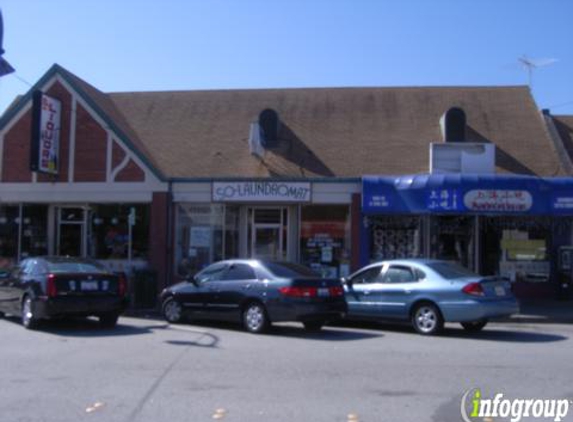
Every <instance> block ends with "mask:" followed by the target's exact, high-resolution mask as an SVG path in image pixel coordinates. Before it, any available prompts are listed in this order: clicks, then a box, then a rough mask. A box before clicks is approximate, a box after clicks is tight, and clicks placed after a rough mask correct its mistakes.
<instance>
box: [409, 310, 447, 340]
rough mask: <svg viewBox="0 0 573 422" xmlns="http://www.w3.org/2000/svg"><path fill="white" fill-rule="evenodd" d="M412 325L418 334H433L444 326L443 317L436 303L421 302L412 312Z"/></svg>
mask: <svg viewBox="0 0 573 422" xmlns="http://www.w3.org/2000/svg"><path fill="white" fill-rule="evenodd" d="M412 325H413V326H414V329H415V330H416V331H417V332H418V333H420V334H424V335H433V334H438V333H439V332H440V331H441V330H442V328H444V319H443V318H442V314H441V313H440V310H439V309H438V308H437V307H436V305H434V304H431V303H422V304H420V305H418V306H416V308H415V309H414V312H412Z"/></svg>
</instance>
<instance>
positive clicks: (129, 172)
mask: <svg viewBox="0 0 573 422" xmlns="http://www.w3.org/2000/svg"><path fill="white" fill-rule="evenodd" d="M115 181H116V182H144V181H145V174H144V173H143V171H142V170H141V169H140V168H139V166H138V165H137V164H135V163H134V162H133V160H129V163H127V166H125V167H124V168H123V169H122V170H121V171H120V172H119V173H118V174H117V176H115Z"/></svg>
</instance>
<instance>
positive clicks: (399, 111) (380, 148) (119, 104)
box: [108, 87, 563, 178]
mask: <svg viewBox="0 0 573 422" xmlns="http://www.w3.org/2000/svg"><path fill="white" fill-rule="evenodd" d="M108 95H109V98H110V99H111V100H112V102H113V104H114V105H115V106H116V108H117V110H119V111H120V112H121V113H122V114H123V116H124V117H125V121H126V122H129V125H130V127H131V128H133V130H134V132H135V133H136V135H137V138H138V139H139V140H140V141H141V142H142V143H143V144H144V146H145V150H146V151H148V153H149V154H151V156H152V157H153V160H154V161H155V162H156V163H157V165H158V166H159V168H160V169H161V171H162V172H163V173H165V174H166V175H167V176H168V177H182V178H193V177H265V176H269V175H273V176H284V177H299V176H304V177H313V176H338V177H359V176H361V175H364V174H404V173H424V172H428V167H429V166H428V162H429V143H430V142H438V141H441V138H442V137H441V132H440V123H439V122H440V117H441V116H442V114H443V113H444V112H445V111H446V110H448V109H449V108H451V107H454V106H457V107H461V108H462V109H463V110H464V111H465V113H466V116H467V123H468V126H469V129H468V138H469V139H468V140H470V141H485V142H493V143H495V144H496V146H497V157H496V162H497V171H499V172H509V173H518V174H534V175H540V176H553V175H562V174H563V170H562V169H561V168H560V164H559V160H558V157H557V155H556V152H555V149H554V147H553V144H552V142H551V140H550V138H549V136H548V133H547V130H546V128H545V125H544V123H543V120H542V118H541V115H540V113H539V112H538V110H537V107H536V105H535V102H534V100H533V98H532V96H531V94H530V92H529V89H528V88H527V87H447V88H443V87H431V88H313V89H261V90H221V91H186V92H133V93H112V94H108ZM265 108H272V109H274V110H276V111H277V112H278V115H279V118H280V121H281V129H280V133H279V138H281V139H282V141H281V142H282V147H281V148H279V149H278V150H274V151H272V152H270V153H267V154H266V156H265V159H264V160H263V162H261V161H260V160H258V159H257V158H256V157H254V156H252V155H251V154H250V151H249V146H248V137H249V124H250V123H251V122H253V121H255V120H256V119H257V117H258V115H259V113H260V112H261V111H262V110H264V109H265Z"/></svg>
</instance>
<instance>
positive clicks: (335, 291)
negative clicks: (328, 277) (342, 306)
mask: <svg viewBox="0 0 573 422" xmlns="http://www.w3.org/2000/svg"><path fill="white" fill-rule="evenodd" d="M330 296H335V297H336V296H344V287H342V286H335V287H331V288H330Z"/></svg>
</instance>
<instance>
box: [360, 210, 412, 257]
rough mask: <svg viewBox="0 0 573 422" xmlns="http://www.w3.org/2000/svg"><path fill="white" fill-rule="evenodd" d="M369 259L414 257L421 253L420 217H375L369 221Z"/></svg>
mask: <svg viewBox="0 0 573 422" xmlns="http://www.w3.org/2000/svg"><path fill="white" fill-rule="evenodd" d="M370 226H371V227H372V237H371V245H370V251H371V256H370V260H371V261H382V260H386V259H396V258H416V257H419V256H421V255H422V248H421V245H422V229H421V227H422V222H421V218H420V217H393V216H383V217H375V218H372V219H371V221H370Z"/></svg>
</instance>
